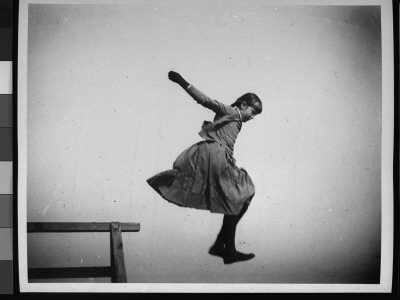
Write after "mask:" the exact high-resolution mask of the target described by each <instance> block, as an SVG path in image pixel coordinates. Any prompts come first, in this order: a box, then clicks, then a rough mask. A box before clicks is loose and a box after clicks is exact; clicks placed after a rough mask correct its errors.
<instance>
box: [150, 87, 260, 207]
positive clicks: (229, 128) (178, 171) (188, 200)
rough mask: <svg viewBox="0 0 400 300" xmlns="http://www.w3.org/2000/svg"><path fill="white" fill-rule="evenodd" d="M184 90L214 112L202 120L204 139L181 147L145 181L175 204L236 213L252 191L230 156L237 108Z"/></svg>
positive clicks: (237, 123) (239, 124) (237, 122)
mask: <svg viewBox="0 0 400 300" xmlns="http://www.w3.org/2000/svg"><path fill="white" fill-rule="evenodd" d="M187 92H188V93H189V95H190V96H192V97H193V99H195V100H196V101H197V103H199V104H201V105H202V106H204V107H206V108H209V109H211V110H212V111H214V112H215V113H216V115H215V118H214V121H213V122H207V121H204V123H203V126H202V130H201V131H200V133H199V134H200V136H201V137H202V138H203V139H204V140H203V141H201V142H198V143H196V144H194V145H192V146H191V147H189V148H188V149H186V150H185V151H183V152H182V153H181V154H180V155H179V156H178V158H177V159H176V160H175V162H174V163H173V168H172V170H168V171H164V172H161V173H158V174H156V175H154V176H153V177H151V178H149V179H147V182H148V184H149V185H150V186H151V187H152V188H153V189H154V190H155V191H156V192H157V193H159V194H160V195H161V197H163V198H164V199H166V200H168V201H169V202H172V203H174V204H177V205H179V206H183V207H191V208H196V209H206V210H210V211H211V212H213V213H222V214H227V215H237V214H239V212H240V210H241V209H242V207H243V205H244V203H245V202H246V201H247V203H250V201H251V199H252V198H253V196H254V193H255V187H254V184H253V182H252V180H251V178H250V176H249V175H248V173H247V172H246V171H245V170H244V169H243V168H238V167H237V166H236V163H235V159H234V158H233V150H234V144H235V141H236V138H237V136H238V134H239V132H240V129H241V127H242V121H241V116H240V112H239V110H238V109H237V108H234V107H231V106H228V105H225V104H223V103H220V102H218V101H216V100H213V99H210V98H209V97H207V96H206V95H204V94H203V93H202V92H200V91H199V90H198V89H196V88H195V87H193V86H190V87H189V88H188V89H187Z"/></svg>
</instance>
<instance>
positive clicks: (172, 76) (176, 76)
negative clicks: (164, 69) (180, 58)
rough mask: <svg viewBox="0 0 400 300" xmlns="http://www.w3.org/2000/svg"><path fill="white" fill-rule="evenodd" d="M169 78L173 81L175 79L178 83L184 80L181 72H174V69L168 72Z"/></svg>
mask: <svg viewBox="0 0 400 300" xmlns="http://www.w3.org/2000/svg"><path fill="white" fill-rule="evenodd" d="M168 78H169V80H171V81H173V82H175V83H178V84H181V83H182V82H183V81H184V79H183V77H182V76H181V74H179V73H177V72H174V71H169V72H168Z"/></svg>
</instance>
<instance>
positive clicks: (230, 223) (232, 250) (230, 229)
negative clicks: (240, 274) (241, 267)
mask: <svg viewBox="0 0 400 300" xmlns="http://www.w3.org/2000/svg"><path fill="white" fill-rule="evenodd" d="M248 204H249V202H246V204H245V205H244V206H243V208H242V210H241V211H240V213H239V214H238V215H224V219H223V222H222V227H221V231H220V232H219V234H218V237H217V240H216V241H215V243H214V245H213V246H211V248H210V250H209V253H210V254H211V255H217V256H220V257H222V258H223V259H224V263H225V264H230V263H234V262H239V261H245V260H249V259H252V258H253V257H254V256H255V255H254V254H252V253H249V254H245V253H241V252H239V251H237V250H236V247H235V235H236V226H237V224H238V222H239V221H240V219H241V218H242V217H243V215H244V214H245V212H246V211H247V209H248Z"/></svg>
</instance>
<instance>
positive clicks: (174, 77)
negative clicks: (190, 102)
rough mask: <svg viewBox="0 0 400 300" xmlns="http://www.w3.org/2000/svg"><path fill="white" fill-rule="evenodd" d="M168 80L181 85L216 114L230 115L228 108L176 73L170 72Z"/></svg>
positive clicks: (198, 101)
mask: <svg viewBox="0 0 400 300" xmlns="http://www.w3.org/2000/svg"><path fill="white" fill-rule="evenodd" d="M168 78H169V79H170V80H171V81H173V82H175V83H177V84H179V85H180V86H181V87H182V88H183V89H184V90H185V91H186V92H187V93H188V94H189V95H190V96H191V97H192V98H193V99H194V100H196V102H197V103H199V104H201V105H202V106H204V107H206V108H208V109H211V110H212V111H214V112H215V113H216V114H221V115H226V114H227V113H228V111H227V106H226V105H224V104H222V103H220V102H218V101H217V100H214V99H211V98H210V97H208V96H207V95H205V94H204V93H202V92H201V91H199V90H198V89H196V88H195V87H194V86H193V85H191V84H189V83H188V82H187V81H186V80H185V79H183V77H182V76H181V75H180V74H179V73H177V72H174V71H170V72H169V73H168Z"/></svg>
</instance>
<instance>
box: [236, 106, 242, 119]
mask: <svg viewBox="0 0 400 300" xmlns="http://www.w3.org/2000/svg"><path fill="white" fill-rule="evenodd" d="M235 108H236V110H237V113H238V115H239V118H240V121H242V114H241V113H240V110H239V108H238V107H235Z"/></svg>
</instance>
